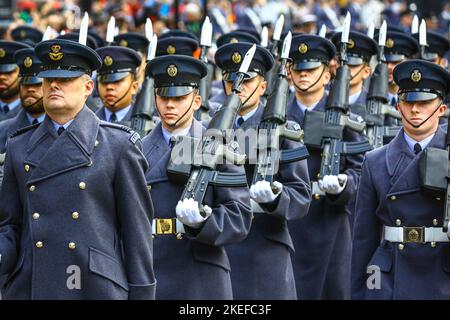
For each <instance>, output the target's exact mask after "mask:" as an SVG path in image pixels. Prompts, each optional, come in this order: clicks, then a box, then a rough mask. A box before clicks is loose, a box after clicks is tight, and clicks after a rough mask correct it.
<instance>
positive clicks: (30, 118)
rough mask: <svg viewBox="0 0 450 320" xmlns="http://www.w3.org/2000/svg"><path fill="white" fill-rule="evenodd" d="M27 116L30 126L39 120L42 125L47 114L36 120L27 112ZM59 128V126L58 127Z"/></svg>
mask: <svg viewBox="0 0 450 320" xmlns="http://www.w3.org/2000/svg"><path fill="white" fill-rule="evenodd" d="M25 115H26V116H27V119H28V121H29V122H30V124H32V123H33V120H34V119H37V121H38V123H41V122H42V121H44V119H45V113H43V114H41V115H40V116H39V117H37V118H35V117H33V116H32V115H31V114H29V113H28V112H25ZM58 128H59V126H58Z"/></svg>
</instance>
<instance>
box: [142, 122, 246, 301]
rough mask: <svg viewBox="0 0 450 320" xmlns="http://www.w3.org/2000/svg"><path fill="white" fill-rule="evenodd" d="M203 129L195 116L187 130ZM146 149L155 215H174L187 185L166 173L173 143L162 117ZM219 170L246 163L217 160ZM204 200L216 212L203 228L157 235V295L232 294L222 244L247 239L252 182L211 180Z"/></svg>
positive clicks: (146, 141) (147, 139) (237, 169)
mask: <svg viewBox="0 0 450 320" xmlns="http://www.w3.org/2000/svg"><path fill="white" fill-rule="evenodd" d="M203 130H204V128H203V127H202V126H201V124H200V122H198V121H196V120H194V121H193V123H192V125H191V129H190V133H189V134H190V135H191V136H193V135H194V134H197V136H196V137H198V135H199V134H201V132H202V131H203ZM198 138H200V137H198ZM143 149H144V155H145V157H146V159H147V161H148V163H149V164H150V167H149V170H148V171H147V174H146V178H147V183H148V187H149V189H150V194H151V196H152V199H154V205H155V218H176V213H175V208H176V206H177V203H178V201H179V200H180V198H181V194H182V192H183V190H184V185H182V184H176V183H174V182H172V181H169V179H168V176H167V170H166V169H167V164H168V161H169V159H170V153H171V150H172V149H171V148H170V147H169V146H168V144H167V143H166V141H165V140H164V137H163V134H162V129H161V123H159V124H158V125H157V126H156V127H155V129H153V130H152V132H151V133H150V134H149V135H148V136H146V137H145V138H144V139H143ZM218 170H219V171H225V172H244V168H243V167H242V166H241V167H237V166H234V165H219V166H218ZM203 203H204V204H206V205H208V206H209V207H211V208H212V214H211V216H210V217H209V218H208V219H207V220H206V222H205V223H204V224H203V225H202V226H201V227H200V229H192V228H189V227H188V226H184V228H185V230H186V234H184V235H183V238H182V239H181V240H178V239H177V238H176V236H175V235H174V234H170V235H169V234H165V235H157V236H156V237H155V239H154V248H155V250H154V257H155V258H154V259H155V260H154V266H155V274H156V278H157V280H158V289H157V291H156V299H232V298H233V295H232V289H231V279H230V262H229V260H228V256H227V254H226V251H225V247H224V246H225V245H226V244H230V243H234V242H238V241H241V240H243V239H244V238H245V237H246V236H247V234H248V232H249V229H250V224H251V219H252V215H251V209H250V195H249V191H248V187H236V188H235V187H233V188H225V187H217V186H209V187H208V190H207V192H206V195H205V200H204V202H203Z"/></svg>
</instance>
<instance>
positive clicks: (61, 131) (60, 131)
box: [57, 127, 66, 136]
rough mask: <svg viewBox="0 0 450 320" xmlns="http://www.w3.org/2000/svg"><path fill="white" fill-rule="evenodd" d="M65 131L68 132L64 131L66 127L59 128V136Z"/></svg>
mask: <svg viewBox="0 0 450 320" xmlns="http://www.w3.org/2000/svg"><path fill="white" fill-rule="evenodd" d="M64 130H66V129H64V127H59V128H58V131H57V132H58V136H60V135H61V133H63V132H64Z"/></svg>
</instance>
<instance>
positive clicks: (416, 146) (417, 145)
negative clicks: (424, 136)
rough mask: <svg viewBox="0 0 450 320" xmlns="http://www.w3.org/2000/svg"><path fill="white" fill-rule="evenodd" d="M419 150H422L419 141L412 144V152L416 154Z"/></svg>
mask: <svg viewBox="0 0 450 320" xmlns="http://www.w3.org/2000/svg"><path fill="white" fill-rule="evenodd" d="M420 151H422V147H421V146H420V143H416V144H415V145H414V153H415V154H418V153H419V152H420Z"/></svg>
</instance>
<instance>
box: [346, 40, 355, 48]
mask: <svg viewBox="0 0 450 320" xmlns="http://www.w3.org/2000/svg"><path fill="white" fill-rule="evenodd" d="M347 47H348V48H349V49H353V48H354V47H355V41H353V39H348V45H347Z"/></svg>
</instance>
